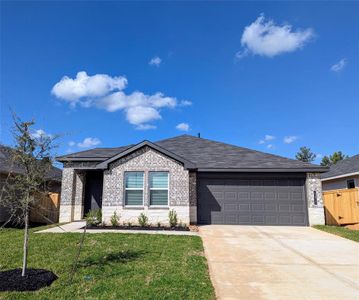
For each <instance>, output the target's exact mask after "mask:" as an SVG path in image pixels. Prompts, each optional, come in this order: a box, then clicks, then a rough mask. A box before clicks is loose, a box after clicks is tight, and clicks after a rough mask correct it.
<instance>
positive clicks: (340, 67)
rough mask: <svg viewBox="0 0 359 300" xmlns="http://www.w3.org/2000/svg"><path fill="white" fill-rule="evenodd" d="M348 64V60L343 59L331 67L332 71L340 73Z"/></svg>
mask: <svg viewBox="0 0 359 300" xmlns="http://www.w3.org/2000/svg"><path fill="white" fill-rule="evenodd" d="M347 62H348V61H347V59H346V58H342V59H341V60H340V61H338V62H337V63H336V64H334V65H332V66H331V67H330V70H332V71H333V72H339V71H341V70H343V68H344V67H345V66H346V64H347Z"/></svg>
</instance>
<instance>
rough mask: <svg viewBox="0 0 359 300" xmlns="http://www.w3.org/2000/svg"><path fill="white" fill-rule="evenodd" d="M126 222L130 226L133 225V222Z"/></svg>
mask: <svg viewBox="0 0 359 300" xmlns="http://www.w3.org/2000/svg"><path fill="white" fill-rule="evenodd" d="M124 224H125V225H127V226H128V227H131V226H132V222H127V223H124Z"/></svg>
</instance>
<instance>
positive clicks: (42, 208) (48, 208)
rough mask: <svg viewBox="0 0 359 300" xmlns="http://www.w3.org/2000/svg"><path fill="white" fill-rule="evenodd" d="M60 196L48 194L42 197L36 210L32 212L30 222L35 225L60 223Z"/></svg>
mask: <svg viewBox="0 0 359 300" xmlns="http://www.w3.org/2000/svg"><path fill="white" fill-rule="evenodd" d="M59 210H60V194H58V193H48V195H47V196H40V198H39V201H37V203H36V209H32V210H31V214H30V221H31V222H35V223H46V224H52V223H57V222H58V221H59Z"/></svg>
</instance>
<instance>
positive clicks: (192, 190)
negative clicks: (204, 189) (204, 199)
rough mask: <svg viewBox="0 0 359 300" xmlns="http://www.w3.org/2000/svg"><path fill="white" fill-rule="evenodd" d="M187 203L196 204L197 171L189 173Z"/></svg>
mask: <svg viewBox="0 0 359 300" xmlns="http://www.w3.org/2000/svg"><path fill="white" fill-rule="evenodd" d="M189 204H190V205H191V206H197V173H196V172H190V173H189Z"/></svg>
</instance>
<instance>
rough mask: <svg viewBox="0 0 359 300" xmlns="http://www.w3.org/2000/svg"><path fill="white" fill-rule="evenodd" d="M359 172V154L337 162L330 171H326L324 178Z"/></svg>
mask: <svg viewBox="0 0 359 300" xmlns="http://www.w3.org/2000/svg"><path fill="white" fill-rule="evenodd" d="M358 172H359V154H357V155H354V156H352V157H349V158H347V159H344V160H342V161H339V162H337V163H336V164H335V165H333V166H331V167H330V170H329V172H327V173H324V174H323V175H322V176H321V177H322V178H323V179H325V178H330V177H336V176H341V175H345V174H351V173H358Z"/></svg>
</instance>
